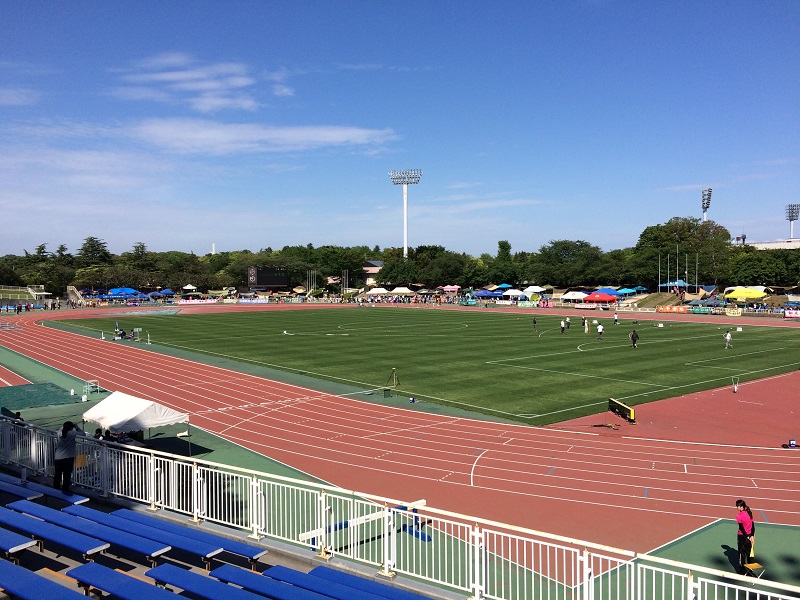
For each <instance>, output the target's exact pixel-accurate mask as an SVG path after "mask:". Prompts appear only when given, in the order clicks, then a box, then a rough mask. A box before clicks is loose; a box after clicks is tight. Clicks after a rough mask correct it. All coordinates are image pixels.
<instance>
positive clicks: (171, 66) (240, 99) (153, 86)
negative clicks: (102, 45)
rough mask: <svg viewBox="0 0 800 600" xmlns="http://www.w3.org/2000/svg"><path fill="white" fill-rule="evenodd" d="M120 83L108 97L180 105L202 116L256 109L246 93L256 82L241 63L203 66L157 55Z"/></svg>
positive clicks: (183, 58)
mask: <svg viewBox="0 0 800 600" xmlns="http://www.w3.org/2000/svg"><path fill="white" fill-rule="evenodd" d="M120 79H121V81H122V83H123V85H120V86H116V87H114V88H113V89H112V90H111V93H112V94H113V95H114V96H116V97H117V98H121V99H125V100H150V101H157V102H174V103H183V104H186V105H187V106H189V107H190V108H192V109H193V110H195V111H197V112H201V113H210V112H216V111H220V110H225V109H239V110H251V111H252V110H255V109H256V108H257V107H258V102H257V101H256V99H255V98H254V96H253V95H252V94H251V93H249V91H247V90H248V89H249V88H252V87H253V86H254V85H255V84H256V79H255V78H253V77H252V76H251V75H250V69H249V67H248V66H247V65H245V64H243V63H238V62H218V63H207V64H202V63H200V62H199V61H197V60H196V59H195V58H194V57H192V56H191V55H190V54H186V53H181V52H175V53H167V54H159V55H157V56H154V57H152V58H149V59H145V60H142V61H139V62H138V63H136V64H135V65H134V67H133V69H131V70H127V71H124V72H122V74H121V75H120Z"/></svg>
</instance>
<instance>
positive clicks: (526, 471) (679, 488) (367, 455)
mask: <svg viewBox="0 0 800 600" xmlns="http://www.w3.org/2000/svg"><path fill="white" fill-rule="evenodd" d="M245 431H248V430H240V431H239V433H240V434H243V433H244V432H245ZM248 432H252V431H248ZM272 437H275V438H276V439H278V438H277V436H272ZM303 437H304V434H302V433H301V435H300V437H299V438H297V437H295V438H293V439H292V440H288V441H287V443H286V444H285V445H284V446H283V447H284V448H290V447H291V446H292V445H300V446H305V445H306V442H304V441H303ZM305 437H308V438H311V440H312V442H311V443H313V440H314V439H318V437H319V436H316V438H315V436H314V434H310V433H309V434H305ZM339 437H341V436H339ZM339 437H337V438H331V439H336V440H337V441H340V442H341V440H339ZM395 446H397V447H398V448H400V450H396V449H395V448H394V446H388V447H387V446H380V447H378V446H376V447H370V446H365V445H363V444H352V443H351V444H348V443H347V442H346V441H345V442H342V445H341V447H340V448H327V449H326V452H329V451H332V452H335V453H337V454H343V455H346V456H350V457H360V458H364V459H369V460H373V459H376V458H377V459H380V458H382V457H384V456H387V455H392V456H393V457H394V458H393V460H394V463H395V464H396V465H402V466H405V467H409V468H411V469H414V468H427V469H428V470H441V469H444V470H448V469H447V468H446V467H438V468H437V467H425V465H424V464H421V463H418V462H414V459H424V458H425V456H426V455H425V454H424V453H423V454H420V455H416V454H408V453H407V452H403V451H402V448H405V447H406V446H405V445H403V444H402V443H400V442H397V443H396V444H395ZM351 447H352V448H355V450H356V451H353V450H349V448H351ZM372 451H375V452H383V453H382V454H379V455H377V456H373V455H372V454H371V452H372ZM447 454H448V455H450V456H452V457H453V458H454V459H455V460H452V459H448V458H443V459H441V461H442V462H446V463H450V464H453V465H456V466H466V465H465V464H464V463H462V462H461V461H460V460H458V459H460V458H461V457H462V456H463V454H462V453H460V452H449V453H447ZM500 460H502V459H500ZM401 461H402V462H401ZM583 464H584V463H583V462H582V463H579V465H578V466H570V465H565V468H566V469H567V470H568V471H576V472H578V473H591V474H593V475H597V474H607V475H609V476H610V478H611V479H612V480H613V483H611V484H608V485H611V486H612V487H625V488H630V487H641V485H642V484H641V480H642V478H643V477H644V478H648V481H650V480H651V479H652V477H653V476H652V475H644V474H636V473H633V474H629V473H623V474H621V475H620V473H619V472H610V471H597V469H593V468H591V467H590V466H588V465H587V466H585V467H584V466H582V465H583ZM515 466H516V468H513V469H511V468H507V467H496V468H495V469H494V470H493V471H496V472H501V473H504V474H506V477H503V478H501V477H499V476H496V475H494V476H493V475H490V474H487V475H486V477H487V478H489V479H494V480H497V481H506V482H511V483H522V484H524V485H529V484H532V483H535V481H532V480H526V479H517V478H514V479H511V478H509V476H508V475H511V474H518V475H522V476H526V477H527V476H530V475H531V468H535V467H543V468H544V467H548V466H551V462H550V461H549V460H547V459H545V458H542V460H540V461H536V462H529V463H522V464H520V465H518V466H517V465H516V464H515ZM675 466H678V465H675ZM634 470H635V471H642V472H644V471H645V470H647V471H650V472H651V469H649V468H647V467H645V466H641V467H635V468H634ZM660 471H662V472H664V473H668V474H671V475H672V474H674V475H677V474H678V473H679V471H678V470H677V469H674V470H667V471H664V470H663V469H662V470H660ZM448 472H449V473H452V474H464V475H466V473H465V471H463V470H461V469H457V470H456V471H450V470H448ZM554 477H556V478H557V479H560V480H565V481H573V482H575V483H576V484H577V483H578V482H583V483H590V484H594V483H597V482H598V480H597V479H596V478H591V479H586V478H581V477H578V476H554ZM714 477H716V478H717V479H718V480H724V481H726V482H728V483H726V484H725V485H723V486H719V485H715V484H713V483H709V482H707V481H702V482H687V481H684V480H681V479H675V478H664V477H662V478H660V479H659V481H660V482H662V483H671V484H676V485H672V486H664V485H661V486H658V487H653V488H652V489H654V490H658V491H673V492H685V491H686V490H687V489H688V488H687V487H686V486H690V487H691V488H692V489H694V488H697V487H700V488H710V489H711V491H706V490H703V491H702V493H704V494H707V495H714V496H720V495H722V496H727V495H729V494H730V493H731V492H730V491H727V490H728V489H734V488H735V487H736V486H737V485H739V484H738V483H732V482H731V479H730V477H729V476H728V475H727V474H720V475H716V476H714ZM743 479H748V478H746V477H745V478H743ZM769 481H773V480H769ZM775 481H783V480H775ZM785 481H794V480H793V479H791V480H785ZM554 486H555V487H558V486H556V485H555V484H554ZM769 489H770V490H771V491H773V492H774V491H780V488H774V487H772V488H769ZM795 502H796V501H795Z"/></svg>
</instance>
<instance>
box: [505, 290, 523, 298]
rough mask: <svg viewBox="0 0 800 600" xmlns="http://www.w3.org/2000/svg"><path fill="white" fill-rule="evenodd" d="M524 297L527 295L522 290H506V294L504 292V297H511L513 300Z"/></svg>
mask: <svg viewBox="0 0 800 600" xmlns="http://www.w3.org/2000/svg"><path fill="white" fill-rule="evenodd" d="M524 295H525V292H522V291H520V290H513V289H512V290H506V291H505V292H503V296H511V297H513V298H519V297H520V296H524Z"/></svg>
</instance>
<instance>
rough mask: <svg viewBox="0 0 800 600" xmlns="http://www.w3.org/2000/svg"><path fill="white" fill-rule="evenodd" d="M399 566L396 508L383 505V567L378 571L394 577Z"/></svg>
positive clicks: (383, 574)
mask: <svg viewBox="0 0 800 600" xmlns="http://www.w3.org/2000/svg"><path fill="white" fill-rule="evenodd" d="M396 566H397V532H396V531H395V524H394V510H392V509H391V508H389V506H388V505H386V504H384V505H383V568H382V569H381V570H380V571H379V572H378V574H379V575H382V576H383V577H389V578H392V577H394V576H395V575H396V573H395V572H394V569H395V567H396Z"/></svg>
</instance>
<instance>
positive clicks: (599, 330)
mask: <svg viewBox="0 0 800 600" xmlns="http://www.w3.org/2000/svg"><path fill="white" fill-rule="evenodd" d="M597 341H599V342H602V341H603V324H602V323H598V324H597Z"/></svg>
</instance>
